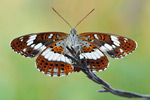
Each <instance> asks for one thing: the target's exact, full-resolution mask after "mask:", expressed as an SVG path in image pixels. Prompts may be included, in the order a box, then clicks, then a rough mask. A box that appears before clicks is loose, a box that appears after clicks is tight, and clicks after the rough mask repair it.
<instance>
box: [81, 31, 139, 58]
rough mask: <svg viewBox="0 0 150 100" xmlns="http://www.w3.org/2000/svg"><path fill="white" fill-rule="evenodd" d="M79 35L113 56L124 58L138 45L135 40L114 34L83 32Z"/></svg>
mask: <svg viewBox="0 0 150 100" xmlns="http://www.w3.org/2000/svg"><path fill="white" fill-rule="evenodd" d="M79 37H80V38H81V39H86V40H88V41H90V42H92V43H94V44H95V45H97V46H98V47H99V48H100V50H101V51H103V52H104V53H106V54H108V55H109V56H110V57H112V58H122V57H124V56H126V55H128V54H130V53H132V52H133V51H134V50H135V49H136V47H137V43H136V42H135V41H134V40H132V39H129V38H126V37H123V36H119V35H114V34H106V33H82V34H79Z"/></svg>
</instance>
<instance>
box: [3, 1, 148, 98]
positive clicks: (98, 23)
mask: <svg viewBox="0 0 150 100" xmlns="http://www.w3.org/2000/svg"><path fill="white" fill-rule="evenodd" d="M51 7H54V8H55V9H56V10H57V11H58V12H59V13H60V14H61V15H62V16H63V17H64V18H65V19H67V21H68V22H69V23H70V24H71V25H72V26H75V25H76V23H77V22H78V21H80V20H81V19H82V18H83V17H84V16H85V15H86V14H87V13H88V12H89V11H90V10H91V9H93V8H96V9H95V11H94V12H93V13H92V14H91V15H90V16H88V18H87V19H86V20H84V22H82V23H81V24H80V25H79V26H78V27H77V31H78V33H83V32H105V33H114V34H117V35H122V36H126V37H129V38H132V39H134V40H136V41H137V43H138V48H137V49H136V50H135V52H134V53H133V54H131V55H128V56H127V57H125V58H123V59H112V58H109V61H110V65H109V68H108V69H107V70H105V71H103V72H97V73H96V74H97V75H98V76H99V77H101V78H102V79H103V80H105V81H106V82H108V83H109V84H110V85H111V86H112V87H113V88H115V89H121V90H126V91H132V92H136V93H141V94H150V0H1V2H0V35H1V36H0V47H1V49H0V53H1V55H0V67H1V68H0V100H100V99H101V100H128V98H121V97H117V96H115V95H112V94H110V93H98V92H96V91H97V90H100V89H102V88H101V87H100V86H99V85H97V84H95V83H93V82H92V81H91V80H89V79H88V78H87V77H86V76H85V75H84V74H83V73H82V72H80V73H73V74H71V75H68V76H65V77H54V78H53V77H49V76H46V75H44V74H43V73H40V72H39V71H38V70H37V69H36V68H35V60H36V58H34V59H29V58H25V57H22V56H20V55H19V54H16V53H15V52H13V51H12V50H11V48H10V46H9V43H10V41H11V40H12V39H14V38H16V37H19V36H21V35H25V34H29V33H38V32H48V31H60V32H65V33H69V31H70V27H69V26H68V25H67V24H66V23H65V22H64V21H63V20H62V19H61V18H59V17H58V15H56V13H54V11H52V9H51Z"/></svg>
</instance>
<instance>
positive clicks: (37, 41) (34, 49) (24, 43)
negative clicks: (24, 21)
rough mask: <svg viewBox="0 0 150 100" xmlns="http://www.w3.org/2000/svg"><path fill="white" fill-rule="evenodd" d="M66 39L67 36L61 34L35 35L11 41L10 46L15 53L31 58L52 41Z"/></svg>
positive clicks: (46, 33)
mask: <svg viewBox="0 0 150 100" xmlns="http://www.w3.org/2000/svg"><path fill="white" fill-rule="evenodd" d="M66 37H67V34H65V33H61V32H45V33H35V34H29V35H25V36H21V37H18V38H16V39H14V40H12V41H11V44H10V46H11V47H12V49H13V50H14V51H15V52H17V53H19V54H21V55H23V56H25V57H31V58H32V57H35V56H37V55H38V54H39V53H40V52H42V51H43V50H44V49H45V48H46V47H47V46H48V45H50V44H51V43H53V42H54V41H56V40H58V39H64V38H66Z"/></svg>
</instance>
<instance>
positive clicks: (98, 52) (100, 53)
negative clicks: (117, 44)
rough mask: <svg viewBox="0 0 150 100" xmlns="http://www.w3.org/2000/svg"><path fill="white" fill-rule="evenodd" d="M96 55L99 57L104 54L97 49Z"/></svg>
mask: <svg viewBox="0 0 150 100" xmlns="http://www.w3.org/2000/svg"><path fill="white" fill-rule="evenodd" d="M96 53H97V54H99V55H100V56H101V57H102V56H104V54H103V53H102V52H101V51H99V50H98V49H97V50H96Z"/></svg>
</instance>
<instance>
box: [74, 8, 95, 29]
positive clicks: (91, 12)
mask: <svg viewBox="0 0 150 100" xmlns="http://www.w3.org/2000/svg"><path fill="white" fill-rule="evenodd" d="M94 10H95V8H94V9H92V10H91V11H90V12H89V13H88V14H87V15H86V16H85V17H84V18H83V19H82V20H80V21H79V22H78V23H77V25H76V26H75V27H74V28H76V27H77V26H78V25H79V24H80V23H81V22H82V21H83V20H84V19H85V18H86V17H87V16H88V15H89V14H91V13H92V12H93V11H94Z"/></svg>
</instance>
